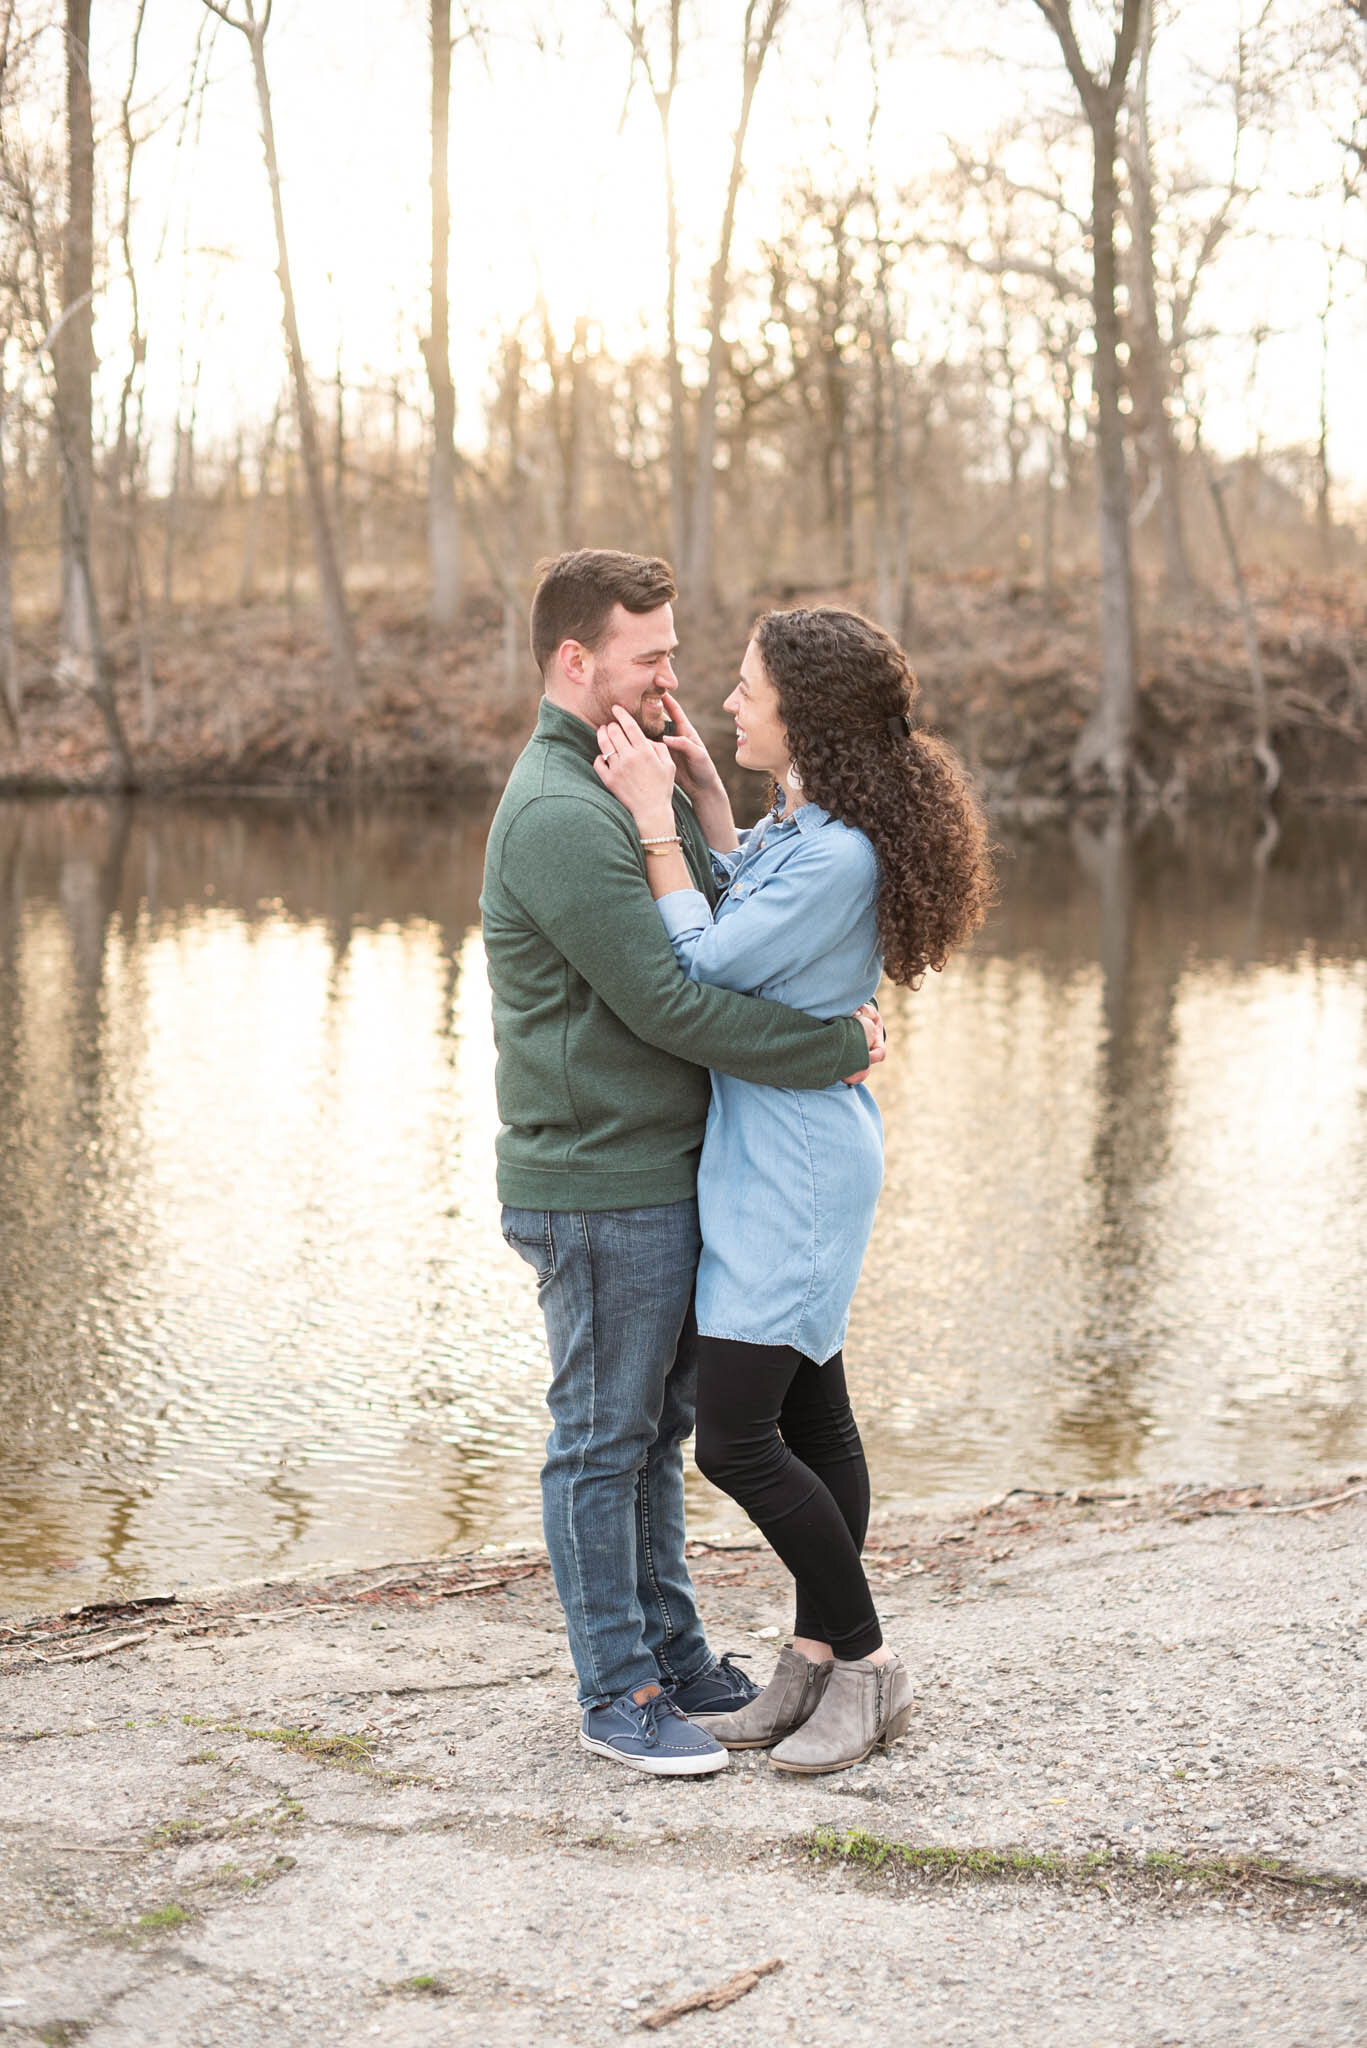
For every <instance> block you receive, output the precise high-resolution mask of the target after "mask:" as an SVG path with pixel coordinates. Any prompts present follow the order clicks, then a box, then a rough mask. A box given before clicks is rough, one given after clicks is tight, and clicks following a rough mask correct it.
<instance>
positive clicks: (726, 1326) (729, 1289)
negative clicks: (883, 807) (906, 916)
mask: <svg viewBox="0 0 1367 2048" xmlns="http://www.w3.org/2000/svg"><path fill="white" fill-rule="evenodd" d="M713 861H714V863H715V866H716V872H717V879H718V881H719V882H720V883H722V884H723V885H724V886H725V889H726V893H725V895H724V896H723V897H722V899H721V902H720V903H719V904H718V905H717V908H716V911H715V913H713V912H712V911H710V910H709V909H708V906H707V899H706V898H705V897H704V896H702V895H701V894H699V893H698V892H697V891H696V890H693V889H679V890H677V891H675V892H674V893H673V894H671V895H668V896H662V897H661V898H660V901H659V904H658V906H657V907H658V909H659V912H660V915H661V917H662V918H663V919H664V924H665V929H666V931H667V932H668V933H669V936H670V939H671V941H672V942H673V946H674V951H675V954H676V956H677V958H678V960H679V963H680V965H681V966H682V967H683V969H684V971H685V972H686V973H687V974H689V975H691V976H692V977H693V979H694V980H695V981H706V982H711V983H712V984H713V985H714V986H718V987H721V988H730V989H738V990H740V991H742V992H743V993H748V994H752V995H763V996H769V997H770V998H772V999H773V1000H774V1001H775V1002H780V1003H787V1004H789V1005H790V1007H792V1008H793V1009H798V1010H806V1011H807V1012H808V1013H809V1014H810V1015H811V1016H814V1017H837V1016H840V1015H842V1014H844V1013H848V1012H849V1011H851V1010H855V1009H857V1008H858V1006H859V1004H860V1003H862V1002H866V1001H867V1000H868V998H869V997H870V996H871V995H872V994H873V992H874V990H875V989H876V988H877V986H878V979H879V973H880V970H881V966H882V962H881V960H880V958H879V952H878V932H877V923H876V918H875V910H874V906H875V902H876V899H877V893H878V860H877V856H876V855H875V853H874V850H873V848H872V846H871V845H870V844H869V841H868V840H867V839H866V838H865V836H864V834H863V833H862V832H859V831H856V830H855V829H854V828H853V827H851V826H849V825H842V824H841V823H840V821H839V820H838V819H835V818H831V817H828V816H827V814H826V812H825V811H823V810H822V809H821V808H820V806H819V805H817V804H804V805H803V806H802V808H801V809H800V810H798V811H795V812H794V813H793V815H792V817H790V818H786V819H781V818H779V817H777V816H776V815H774V814H771V815H770V816H769V817H767V818H763V819H761V821H760V823H759V824H758V825H756V826H755V827H754V829H753V830H752V831H750V832H745V833H742V834H741V844H740V846H739V847H738V848H737V849H736V851H735V852H734V853H726V854H714V855H713ZM882 1177H883V1136H882V1124H881V1121H880V1119H879V1115H878V1106H877V1104H876V1103H875V1102H874V1099H873V1097H872V1095H871V1094H870V1093H869V1091H868V1089H867V1088H864V1087H858V1088H847V1087H845V1086H844V1085H843V1084H842V1083H840V1082H837V1083H836V1084H835V1086H834V1087H831V1088H817V1089H795V1088H783V1087H763V1086H761V1085H760V1084H759V1083H758V1082H754V1081H738V1080H736V1079H735V1078H734V1077H733V1076H731V1075H729V1074H720V1073H714V1074H713V1076H712V1106H711V1109H710V1111H709V1113H708V1118H707V1135H706V1138H705V1139H704V1141H703V1151H702V1160H701V1163H700V1165H699V1168H698V1210H699V1217H700V1220H701V1223H702V1236H703V1248H702V1257H701V1259H700V1261H699V1264H698V1284H697V1297H696V1301H697V1320H698V1329H699V1330H700V1332H701V1333H702V1334H703V1335H704V1336H709V1337H730V1338H738V1339H741V1340H743V1341H745V1342H749V1343H753V1344H771V1345H780V1344H790V1345H792V1346H794V1347H795V1348H796V1349H797V1350H798V1351H800V1352H801V1353H802V1354H803V1356H804V1357H806V1358H811V1359H815V1360H816V1361H817V1363H818V1364H820V1363H822V1362H823V1361H824V1360H825V1359H827V1358H829V1357H831V1356H832V1354H833V1353H834V1352H835V1351H836V1350H838V1349H839V1347H840V1345H841V1344H842V1343H843V1342H844V1338H845V1328H846V1325H847V1323H848V1320H849V1311H850V1300H851V1297H852V1296H853V1294H854V1289H855V1284H856V1282H857V1281H858V1278H859V1268H860V1265H861V1263H862V1261H863V1257H864V1248H865V1246H866V1244H867V1243H868V1236H869V1231H870V1230H871V1228H872V1226H873V1215H874V1209H875V1207H876V1205H877V1201H878V1190H879V1186H880V1184H881V1182H882Z"/></svg>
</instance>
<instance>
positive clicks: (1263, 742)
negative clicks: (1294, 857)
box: [1197, 441, 1282, 797]
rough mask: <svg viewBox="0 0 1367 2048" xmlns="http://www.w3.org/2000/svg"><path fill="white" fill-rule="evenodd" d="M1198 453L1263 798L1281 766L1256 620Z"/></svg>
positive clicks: (1225, 517)
mask: <svg viewBox="0 0 1367 2048" xmlns="http://www.w3.org/2000/svg"><path fill="white" fill-rule="evenodd" d="M1197 447H1198V449H1199V450H1200V456H1201V467H1202V469H1203V470H1204V471H1205V478H1206V487H1207V489H1208V490H1209V492H1210V495H1211V500H1212V502H1213V503H1214V506H1215V519H1216V523H1217V525H1218V526H1219V528H1220V538H1221V540H1222V541H1223V542H1224V544H1225V554H1226V556H1227V558H1228V561H1229V573H1230V576H1231V578H1232V579H1233V583H1234V595H1235V598H1236V599H1237V601H1238V605H1239V623H1240V624H1241V625H1242V627H1243V629H1244V653H1245V655H1246V657H1247V659H1248V681H1249V688H1250V691H1251V693H1252V697H1253V749H1252V752H1253V758H1254V760H1255V761H1256V762H1257V764H1258V767H1259V768H1260V770H1261V771H1262V777H1263V790H1262V793H1263V795H1264V797H1270V796H1271V795H1272V793H1273V791H1274V790H1275V789H1276V787H1277V785H1278V783H1279V782H1280V781H1281V779H1282V764H1281V762H1280V761H1279V760H1278V759H1277V756H1276V753H1275V752H1274V750H1273V746H1272V720H1271V713H1270V710H1269V706H1268V701H1267V675H1266V672H1265V670H1264V668H1263V654H1262V648H1261V647H1260V646H1259V644H1258V620H1257V616H1256V614H1255V612H1254V610H1253V601H1252V599H1251V598H1250V597H1249V594H1248V585H1247V583H1245V581H1244V571H1243V564H1242V563H1241V562H1240V560H1239V544H1238V542H1237V541H1236V540H1235V538H1234V528H1233V526H1232V525H1231V523H1230V517H1229V507H1228V506H1227V505H1226V504H1225V493H1224V486H1223V484H1221V483H1220V482H1219V480H1218V479H1217V478H1216V475H1215V471H1214V470H1213V469H1212V468H1211V465H1210V457H1209V456H1208V455H1207V454H1206V451H1205V449H1204V447H1202V446H1201V444H1200V442H1199V441H1198V442H1197Z"/></svg>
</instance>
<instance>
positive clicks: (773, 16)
mask: <svg viewBox="0 0 1367 2048" xmlns="http://www.w3.org/2000/svg"><path fill="white" fill-rule="evenodd" d="M787 5H788V0H764V4H763V13H762V15H760V20H759V26H758V27H756V25H755V18H756V15H757V14H759V13H760V0H745V20H744V23H743V25H742V29H741V100H740V118H739V119H738V121H737V123H736V131H735V134H734V136H733V138H732V143H731V174H730V177H729V178H728V180H727V186H726V205H725V207H724V209H723V212H722V220H721V232H720V235H719V236H718V240H717V254H716V258H715V260H714V262H713V264H712V278H711V288H710V291H709V294H708V350H707V382H706V384H705V385H704V386H703V391H702V396H701V398H700V400H699V403H698V435H697V446H696V450H695V453H694V460H693V508H692V514H691V517H690V521H689V534H688V555H687V568H686V571H685V575H684V587H685V592H686V594H687V596H688V597H689V598H691V599H692V601H693V602H694V603H695V604H707V603H710V602H711V600H712V599H713V597H714V596H715V589H716V517H717V478H716V467H715V465H716V456H717V401H718V398H719V396H720V393H721V380H722V370H723V368H724V364H725V358H726V344H725V342H724V341H723V339H722V322H723V320H724V319H725V317H726V307H727V302H728V300H729V298H730V289H731V237H732V235H733V233H734V231H735V225H736V201H737V199H738V198H739V196H740V180H741V171H742V169H743V167H744V162H745V137H746V133H747V131H748V129H749V126H750V112H751V109H752V107H753V106H754V103H755V89H756V87H757V86H758V84H759V80H760V73H761V72H762V71H763V69H764V60H765V58H766V57H767V56H768V54H769V51H770V49H771V48H772V47H773V41H774V37H775V35H776V34H777V32H778V26H779V23H780V22H781V21H782V19H783V16H784V14H785V12H786V11H787Z"/></svg>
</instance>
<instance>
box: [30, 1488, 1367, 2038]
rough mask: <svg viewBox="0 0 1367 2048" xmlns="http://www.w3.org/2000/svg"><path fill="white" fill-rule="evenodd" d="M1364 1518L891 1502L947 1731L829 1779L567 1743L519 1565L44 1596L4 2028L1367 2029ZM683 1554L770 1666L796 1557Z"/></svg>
mask: <svg viewBox="0 0 1367 2048" xmlns="http://www.w3.org/2000/svg"><path fill="white" fill-rule="evenodd" d="M1364 1538H1367V1484H1364V1482H1363V1481H1362V1480H1361V1479H1360V1478H1357V1477H1354V1476H1352V1475H1338V1476H1337V1477H1332V1478H1331V1477H1326V1478H1325V1479H1324V1480H1323V1482H1322V1483H1321V1484H1320V1485H1318V1486H1316V1487H1315V1488H1313V1489H1304V1490H1302V1491H1301V1492H1299V1493H1295V1494H1287V1495H1284V1496H1281V1497H1276V1496H1273V1495H1270V1494H1267V1493H1264V1492H1262V1491H1259V1490H1257V1489H1247V1490H1244V1491H1242V1492H1236V1493H1230V1492H1228V1491H1220V1492H1210V1491H1206V1490H1203V1489H1198V1488H1176V1489H1173V1488H1170V1489H1165V1490H1162V1491H1157V1492H1150V1493H1145V1494H1123V1495H1122V1494H1105V1493H1098V1494H1095V1495H1087V1494H1085V1493H1084V1494H1081V1495H1071V1496H1067V1497H1062V1498H1059V1497H1052V1496H1051V1497H1040V1496H1037V1495H1032V1494H1022V1493H1016V1494H1012V1495H1009V1496H1007V1497H1006V1498H1005V1499H1003V1500H1000V1501H997V1502H994V1503H992V1504H989V1505H987V1506H984V1507H982V1508H977V1509H967V1508H966V1509H964V1510H962V1511H960V1512H957V1513H952V1514H945V1515H941V1516H935V1517H930V1516H924V1515H915V1514H909V1513H898V1514H892V1515H885V1516H884V1517H882V1518H881V1519H880V1520H879V1521H878V1522H877V1524H876V1526H875V1530H874V1536H873V1541H872V1544H871V1549H870V1561H871V1566H872V1571H873V1575H874V1577H875V1581H876V1584H877V1588H878V1593H879V1600H880V1606H881V1608H882V1610H883V1612H884V1614H885V1616H886V1618H887V1626H888V1634H889V1637H890V1639H892V1640H893V1641H894V1642H896V1643H897V1644H898V1645H899V1646H900V1648H901V1649H902V1650H903V1653H904V1654H905V1656H906V1658H907V1661H908V1662H909V1664H910V1665H911V1668H912V1670H913V1672H914V1674H915V1678H916V1687H917V1713H916V1717H915V1720H914V1722H913V1726H912V1729H911V1732H910V1734H909V1735H908V1737H907V1738H906V1740H905V1741H903V1742H902V1743H900V1744H899V1745H897V1747H896V1748H894V1749H893V1750H892V1751H891V1752H890V1753H889V1754H886V1755H883V1754H878V1755H876V1756H875V1757H874V1758H873V1759H871V1760H870V1761H869V1762H868V1763H867V1764H865V1765H862V1766H860V1767H859V1768H858V1769H856V1770H854V1771H851V1772H849V1773H846V1774H843V1775H841V1776H837V1777H832V1778H828V1779H818V1780H802V1779H784V1778H782V1777H780V1776H779V1775H778V1774H777V1773H774V1772H772V1771H771V1770H770V1769H769V1768H768V1766H767V1764H766V1763H765V1761H764V1759H763V1758H762V1757H757V1756H749V1757H741V1756H737V1757H735V1758H734V1759H733V1762H732V1768H731V1769H730V1770H728V1771H727V1772H725V1773H724V1774H722V1775H721V1776H719V1777H717V1778H715V1779H704V1780H696V1781H692V1782H683V1783H678V1782H674V1783H671V1782H668V1781H661V1780H655V1779H650V1778H646V1777H641V1776H637V1775H636V1774H634V1773H630V1772H627V1771H624V1770H620V1769H618V1768H615V1767H614V1766H612V1765H609V1764H607V1763H604V1762H602V1761H601V1760H599V1759H597V1758H593V1757H590V1756H587V1755H585V1754H584V1753H583V1752H581V1751H580V1750H579V1749H578V1748H577V1746H576V1745H575V1741H574V1712H573V1706H572V1681H571V1678H570V1673H569V1668H568V1663H567V1659H566V1654H565V1647H564V1639H563V1634H562V1631H561V1627H560V1621H559V1615H558V1610H557V1608H556V1603H555V1599H554V1593H553V1589H552V1587H551V1585H550V1581H549V1577H548V1574H547V1571H546V1566H545V1561H544V1558H543V1557H542V1556H541V1555H540V1554H539V1553H537V1552H534V1551H527V1552H518V1553H510V1552H499V1553H496V1554H488V1553H485V1554H476V1555H469V1556H464V1557H454V1558H449V1559H445V1560H441V1561H435V1562H433V1561H428V1562H419V1563H416V1564H411V1565H402V1566H401V1565H395V1566H391V1567H390V1568H388V1569H386V1570H383V1571H379V1570H376V1571H367V1572H354V1573H340V1572H334V1573H331V1574H328V1575H325V1576H320V1577H317V1578H312V1579H307V1580H299V1581H295V1582H292V1583H289V1584H285V1583H273V1584H266V1585H256V1586H253V1587H249V1588H235V1589H225V1590H221V1591H219V1592H217V1593H212V1592H211V1593H206V1594H204V1595H202V1596H200V1597H198V1598H194V1599H189V1598H184V1597H182V1598H181V1599H179V1600H177V1601H174V1602H166V1603H160V1604H159V1603H155V1602H154V1603H151V1604H147V1603H144V1604H138V1605H134V1606H130V1607H123V1608H116V1609H105V1610H99V1609H94V1610H92V1609H85V1610H80V1611H77V1612H76V1613H74V1614H72V1615H69V1616H66V1617H61V1618H49V1619H48V1620H35V1621H29V1622H17V1621H16V1622H13V1623H11V1624H10V1626H9V1627H8V1628H7V1629H5V1630H4V1631H3V1632H2V1633H0V1798H3V1816H2V1818H3V1826H2V1827H0V1885H2V1886H3V1893H2V1897H3V1904H2V1905H0V2038H4V2039H6V2040H10V2039H12V2040H14V2041H15V2042H16V2043H21V2042H24V2043H27V2042H37V2041H44V2042H59V2041H60V2042H72V2041H76V2040H80V2041H81V2042H82V2043H83V2044H85V2048H124V2044H127V2048H134V2044H137V2048H148V2044H157V2048H161V2044H166V2048H173V2044H174V2048H190V2044H194V2048H219V2044H224V2048H226V2044H230V2043H238V2042H241V2043H251V2044H255V2043H259V2042H260V2041H262V2040H265V2039H269V2040H271V2041H272V2043H274V2044H278V2048H296V2044H297V2048H321V2044H323V2043H334V2042H338V2043H341V2042H345V2043H351V2042H355V2041H362V2040H376V2041H380V2042H382V2043H390V2044H394V2048H400V2044H402V2048H410V2044H411V2048H419V2044H426V2043H429V2042H431V2043H435V2042H438V2041H450V2040H461V2041H468V2042H472V2043H475V2042H487V2043H490V2044H495V2043H497V2044H502V2043H505V2042H506V2043H511V2042H513V2041H514V2040H517V2041H526V2040H528V2039H535V2040H536V2041H538V2042H546V2043H565V2044H571V2043H573V2044H579V2043H586V2044H587V2043H596V2042H601V2041H603V2040H605V2039H613V2038H617V2037H618V2036H623V2035H632V2034H635V2033H638V2032H642V2031H644V2030H645V2029H647V2028H650V2027H651V2026H652V2022H653V2021H654V2020H655V2019H656V2017H657V2016H659V2015H660V2014H662V2013H666V2014H667V2013H668V2011H669V2009H670V2008H671V2007H676V2006H678V2005H679V2004H680V2003H681V2002H683V2001H689V2000H696V1999H697V1997H698V1996H699V1995H700V1994H704V1993H714V1992H718V1991H720V1990H721V1989H722V1988H723V1987H728V1986H729V1987H730V1988H731V1990H732V1991H733V1993H734V1994H735V1995H734V1997H733V1998H732V2002H730V2003H728V2004H726V2005H725V2006H724V2007H722V2008H721V2009H718V2010H716V2011H712V2010H707V2009H694V2010H690V2011H686V2012H679V2013H676V2014H674V2015H673V2016H672V2017H666V2018H664V2019H663V2020H662V2021H661V2022H660V2030H661V2031H663V2030H666V2029H668V2030H670V2031H671V2032H672V2031H673V2030H674V2029H677V2036H678V2038H679V2039H680V2040H689V2041H694V2042H698V2043H704V2042H705V2043H709V2044H731V2043H735V2044H740V2043H749V2042H752V2041H754V2040H756V2039H761V2038H764V2039H779V2040H788V2039H792V2040H800V2041H811V2040H818V2039H819V2040H821V2041H823V2042H824V2041H829V2042H834V2043H846V2042H850V2043H853V2042H860V2043H862V2042H874V2041H880V2042H881V2041H884V2040H887V2039H889V2038H900V2037H903V2036H909V2035H912V2034H914V2035H915V2036H916V2038H918V2039H922V2040H925V2041H926V2042H928V2043H932V2044H938V2043H941V2042H943V2043H950V2042H953V2043H954V2044H956V2048H959V2044H963V2048H979V2044H981V2048H988V2044H992V2048H996V2044H997V2043H998V2042H1000V2041H1001V2040H1002V2039H1007V2040H1012V2039H1015V2040H1021V2041H1026V2042H1033V2041H1036V2040H1039V2039H1041V2038H1046V2037H1047V2039H1048V2040H1049V2041H1050V2043H1051V2044H1058V2048H1074V2044H1076V2048H1082V2044H1084V2043H1086V2044H1091V2043H1098V2042H1104V2043H1115V2044H1117V2048H1138V2044H1145V2048H1147V2044H1150V2043H1154V2044H1156V2043H1159V2042H1163V2043H1181V2044H1191V2048H1197V2044H1199V2048H1222V2044H1225V2043H1228V2044H1230V2048H1234V2044H1236V2043H1237V2044H1239V2048H1246V2044H1248V2043H1250V2042H1256V2043H1257V2044H1259V2048H1283V2044H1284V2048H1307V2044H1311V2043H1314V2044H1319V2043H1325V2044H1339V2043H1342V2044H1344V2048H1347V2044H1350V2043H1351V2044H1356V2043H1358V2042H1360V2041H1361V2040H1362V2039H1363V2038H1364V2035H1367V1823H1365V1822H1364V1803H1363V1798H1362V1793H1363V1781H1364V1775H1365V1774H1367V1693H1365V1690H1364V1686H1363V1681H1362V1664H1361V1651H1362V1628H1363V1623H1364V1620H1367V1563H1365V1562H1364V1561H1365V1560H1367V1542H1364ZM694 1569H695V1573H696V1576H697V1579H698V1582H699V1590H700V1597H701V1601H702V1604H703V1607H704V1612H705V1613H706V1615H707V1616H708V1619H709V1624H710V1626H711V1628H712V1632H713V1637H714V1641H715V1643H716V1645H717V1647H718V1648H734V1649H736V1650H738V1651H740V1652H743V1653H744V1654H746V1655H748V1656H750V1657H751V1658H752V1660H753V1668H754V1670H755V1671H756V1673H757V1675H759V1676H763V1675H765V1673H766V1671H767V1668H768V1665H769V1663H770V1661H771V1659H772V1654H773V1649H774V1645H775V1643H776V1641H777V1639H778V1636H779V1632H780V1630H782V1629H783V1627H784V1626H785V1623H786V1620H787V1616H786V1612H785V1607H786V1602H785V1598H784V1593H783V1588H782V1585H781V1581H780V1575H779V1574H778V1573H777V1572H776V1571H775V1569H774V1567H773V1565H772V1563H771V1561H770V1559H769V1557H768V1554H767V1553H766V1552H765V1551H763V1550H762V1549H760V1548H759V1547H757V1546H755V1545H752V1543H751V1542H750V1540H749V1539H748V1538H747V1537H745V1536H738V1537H736V1538H735V1539H734V1540H730V1541H725V1542H718V1543H715V1544H700V1545H699V1546H697V1550H696V1556H695V1560H694ZM775 1963H777V1965H778V1967H774V1968H771V1969H768V1970H767V1971H763V1972H762V1973H761V1966H764V1965H770V1964H775ZM894 2030H895V2031H894Z"/></svg>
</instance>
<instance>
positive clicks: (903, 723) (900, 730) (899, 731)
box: [888, 711, 911, 740]
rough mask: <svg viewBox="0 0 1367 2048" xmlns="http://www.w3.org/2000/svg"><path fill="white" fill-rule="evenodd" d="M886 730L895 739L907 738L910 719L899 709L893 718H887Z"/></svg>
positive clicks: (909, 732) (909, 729) (909, 731)
mask: <svg viewBox="0 0 1367 2048" xmlns="http://www.w3.org/2000/svg"><path fill="white" fill-rule="evenodd" d="M888 731H889V732H890V733H891V734H892V736H893V738H894V739H895V740H909V739H910V738H911V720H910V719H909V718H908V717H907V714H906V712H905V711H899V712H898V714H897V716H896V717H895V718H890V719H889V720H888Z"/></svg>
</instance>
